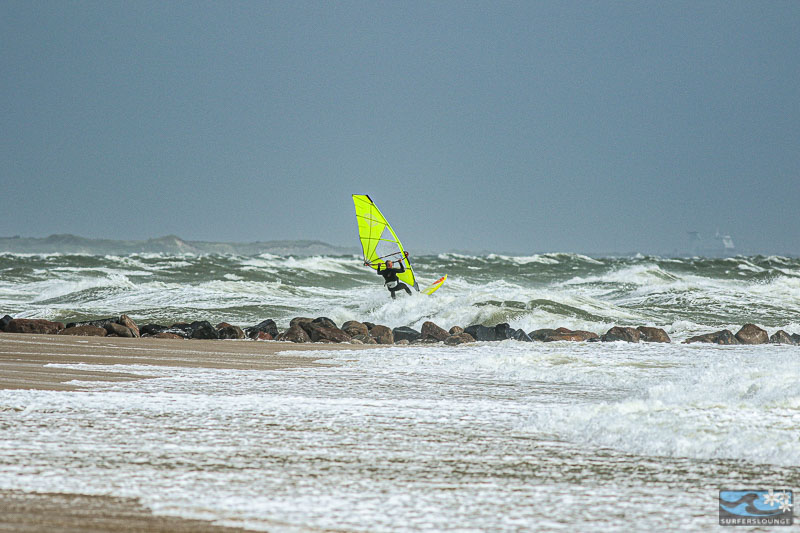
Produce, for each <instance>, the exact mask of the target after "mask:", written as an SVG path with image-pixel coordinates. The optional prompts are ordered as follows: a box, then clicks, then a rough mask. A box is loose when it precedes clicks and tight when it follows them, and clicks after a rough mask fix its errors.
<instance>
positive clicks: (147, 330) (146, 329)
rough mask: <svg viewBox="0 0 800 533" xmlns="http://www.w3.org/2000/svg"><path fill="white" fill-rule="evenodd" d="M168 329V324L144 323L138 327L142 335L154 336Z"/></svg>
mask: <svg viewBox="0 0 800 533" xmlns="http://www.w3.org/2000/svg"><path fill="white" fill-rule="evenodd" d="M168 329H169V326H162V325H160V324H145V325H144V326H142V327H141V328H140V329H139V333H140V334H141V335H142V337H155V336H156V335H158V334H159V333H164V332H165V331H167V330H168Z"/></svg>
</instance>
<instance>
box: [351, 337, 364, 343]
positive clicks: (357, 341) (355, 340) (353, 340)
mask: <svg viewBox="0 0 800 533" xmlns="http://www.w3.org/2000/svg"><path fill="white" fill-rule="evenodd" d="M348 342H349V343H350V344H364V343H363V342H362V341H360V340H358V339H352V338H351V339H350V340H349V341H348Z"/></svg>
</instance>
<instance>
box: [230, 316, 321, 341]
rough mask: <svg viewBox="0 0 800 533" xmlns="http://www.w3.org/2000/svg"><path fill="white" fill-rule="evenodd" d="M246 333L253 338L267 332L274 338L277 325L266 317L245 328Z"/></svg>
mask: <svg viewBox="0 0 800 533" xmlns="http://www.w3.org/2000/svg"><path fill="white" fill-rule="evenodd" d="M309 320H310V319H309ZM217 329H219V328H217ZM246 333H247V336H248V337H250V338H251V339H255V338H256V337H258V334H259V333H269V334H270V335H271V336H272V338H273V339H274V338H275V337H277V336H278V326H277V325H276V324H275V321H274V320H272V319H271V318H268V319H266V320H264V321H262V322H259V323H258V324H256V325H255V326H252V327H249V328H247V330H246Z"/></svg>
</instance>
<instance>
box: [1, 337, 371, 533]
mask: <svg viewBox="0 0 800 533" xmlns="http://www.w3.org/2000/svg"><path fill="white" fill-rule="evenodd" d="M366 348H368V347H367V346H359V345H351V344H343V345H336V344H294V343H291V342H258V341H202V340H178V339H152V338H145V339H128V338H119V337H111V338H108V337H72V336H68V335H24V334H10V333H0V389H39V390H58V391H80V390H81V389H82V386H81V384H80V383H70V382H71V381H73V380H79V381H92V380H98V381H126V380H135V379H147V378H146V377H145V376H139V375H136V374H132V373H127V372H98V371H93V370H74V369H64V368H58V367H52V366H46V365H49V364H53V363H60V364H79V363H85V364H92V365H155V366H176V367H194V368H231V369H240V370H248V369H250V370H282V369H288V368H297V367H308V366H315V365H317V364H318V363H315V362H314V359H313V358H311V357H308V354H307V353H306V355H305V356H301V355H297V356H294V355H287V354H285V353H284V354H281V355H278V352H286V351H295V352H298V353H300V352H309V351H315V350H342V349H345V350H352V349H366ZM2 531H15V532H26V533H28V532H52V533H67V532H70V533H72V532H92V533H97V532H120V533H125V532H133V531H153V532H165V533H166V532H177V533H181V532H201V533H202V532H209V533H211V532H214V533H216V532H220V533H222V532H235V531H244V530H242V529H237V528H227V527H222V526H215V525H213V524H211V523H210V522H205V521H202V520H186V519H182V518H173V517H164V516H154V515H153V514H152V513H151V512H150V510H149V509H147V508H145V507H143V506H142V505H140V504H139V502H138V501H137V500H134V499H129V498H115V497H109V496H86V495H80V494H33V493H26V492H21V491H13V490H0V532H2Z"/></svg>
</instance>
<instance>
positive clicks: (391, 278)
mask: <svg viewBox="0 0 800 533" xmlns="http://www.w3.org/2000/svg"><path fill="white" fill-rule="evenodd" d="M404 255H405V257H403V258H402V259H400V260H399V261H398V263H399V264H400V268H393V267H394V263H393V262H392V261H386V263H385V268H381V267H384V263H379V264H378V269H377V270H378V275H379V276H383V279H384V280H385V282H384V285H386V288H387V289H389V292H390V293H391V294H392V300H396V299H397V296H396V295H395V292H397V291H399V290H404V291H406V292H407V293H408V294H411V289H409V288H408V285H406V284H405V283H403V282H402V281H400V280H399V279H397V275H398V274H402V273H403V272H405V271H406V267H405V265H403V260H404V259H408V252H404ZM364 264H365V265H366V266H371V265H370V264H369V263H366V262H365V263H364Z"/></svg>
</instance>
